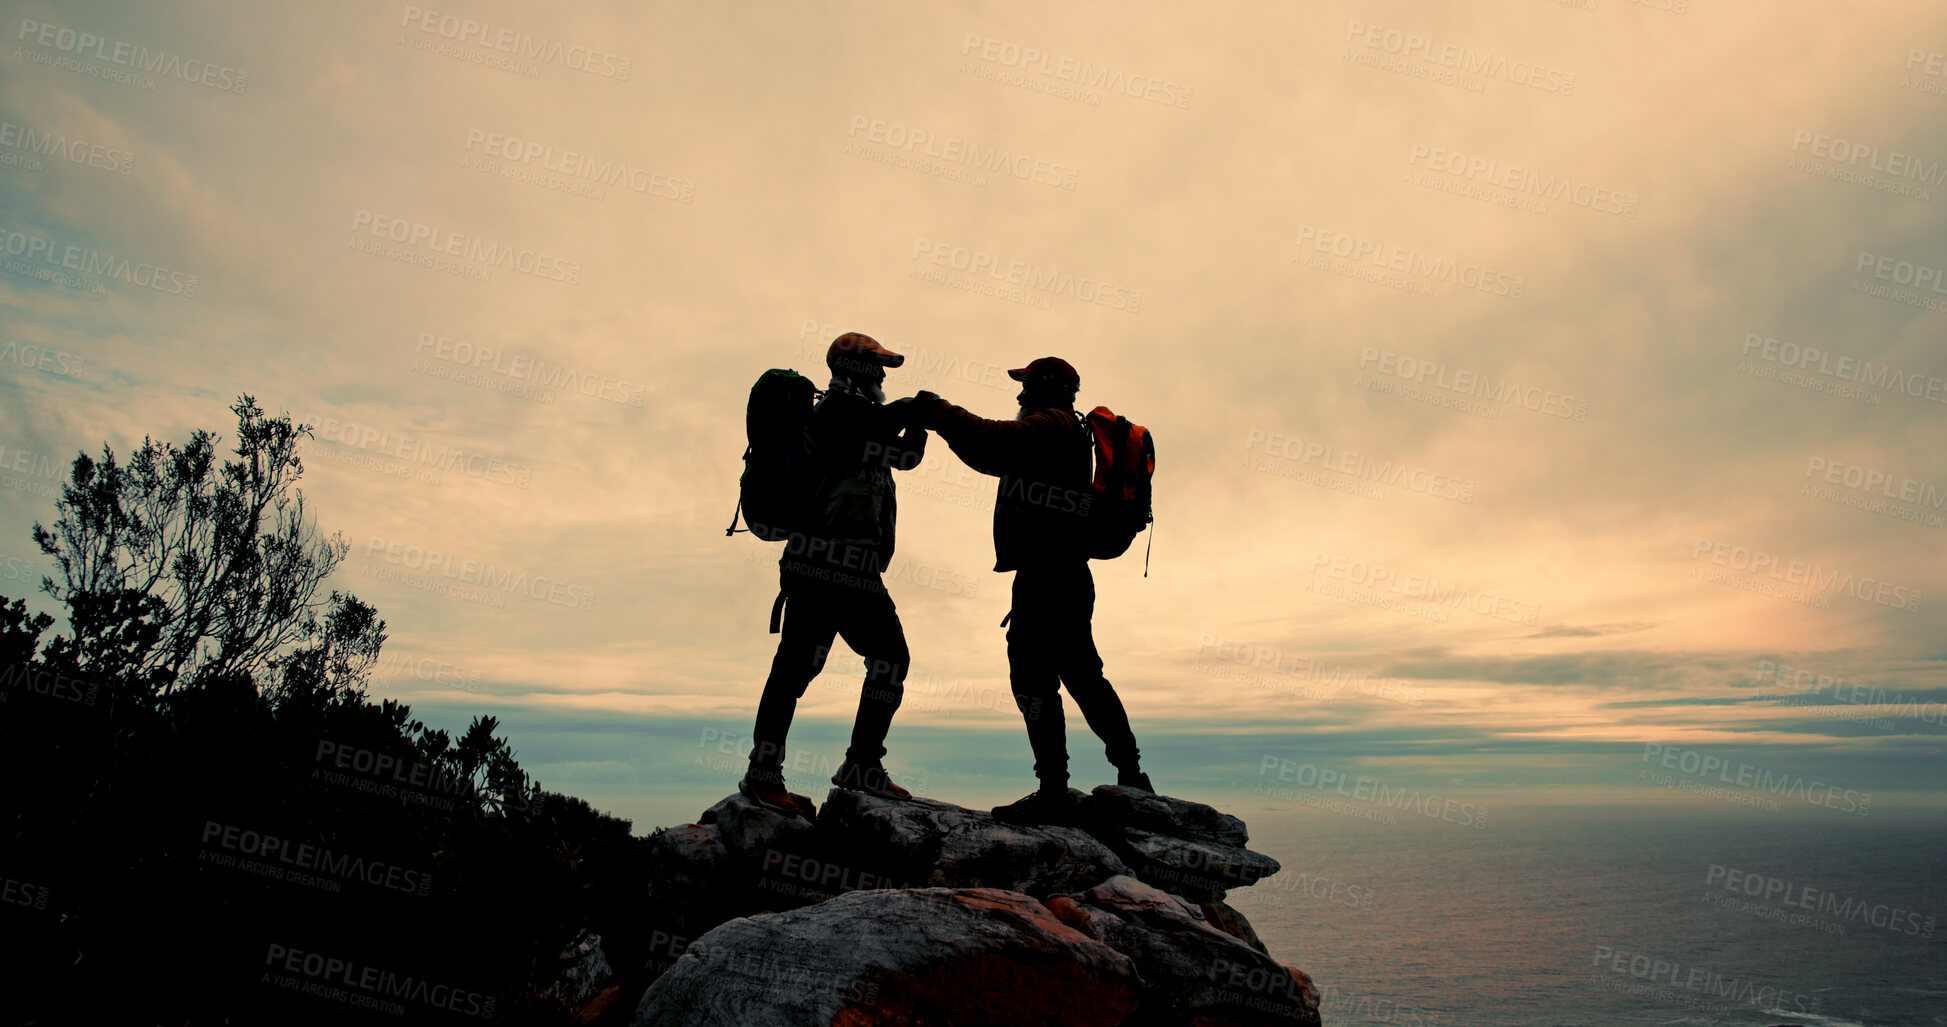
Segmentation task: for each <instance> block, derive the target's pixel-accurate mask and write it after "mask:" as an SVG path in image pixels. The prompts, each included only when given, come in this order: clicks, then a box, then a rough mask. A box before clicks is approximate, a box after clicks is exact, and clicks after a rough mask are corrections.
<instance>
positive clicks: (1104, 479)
mask: <svg viewBox="0 0 1947 1027" xmlns="http://www.w3.org/2000/svg"><path fill="white" fill-rule="evenodd" d="M1076 416H1077V417H1078V418H1080V420H1081V422H1082V425H1083V427H1085V428H1087V429H1088V432H1089V443H1090V447H1089V448H1090V450H1091V451H1092V452H1093V454H1094V457H1095V480H1094V481H1093V482H1092V483H1091V492H1090V494H1089V496H1088V498H1087V500H1086V501H1085V504H1084V512H1083V528H1082V537H1083V544H1084V546H1085V548H1087V550H1088V555H1089V557H1090V558H1091V559H1095V560H1113V559H1115V558H1116V557H1118V556H1121V555H1122V554H1123V553H1126V552H1128V551H1129V546H1130V544H1131V543H1133V542H1135V541H1136V536H1137V535H1140V534H1142V531H1143V528H1145V527H1147V526H1148V525H1150V524H1151V523H1152V522H1153V521H1154V520H1155V514H1154V512H1153V511H1152V510H1151V508H1150V502H1149V500H1150V486H1149V479H1150V478H1151V477H1152V476H1153V475H1155V473H1156V440H1155V438H1154V437H1153V436H1151V435H1150V434H1149V429H1148V428H1145V427H1143V426H1142V425H1140V424H1135V423H1133V422H1131V421H1130V420H1129V419H1128V418H1127V417H1118V416H1116V414H1115V413H1114V412H1113V411H1111V410H1110V409H1109V408H1108V407H1096V408H1095V409H1094V410H1091V411H1089V413H1088V416H1087V417H1082V416H1081V415H1080V414H1077V415H1076ZM1155 538H1156V536H1155V535H1154V534H1153V533H1152V534H1151V535H1150V542H1151V544H1152V545H1153V544H1154V543H1155ZM1148 576H1149V555H1148V553H1147V551H1145V552H1144V554H1143V577H1148Z"/></svg>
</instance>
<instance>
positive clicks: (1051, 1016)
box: [599, 786, 1318, 1027]
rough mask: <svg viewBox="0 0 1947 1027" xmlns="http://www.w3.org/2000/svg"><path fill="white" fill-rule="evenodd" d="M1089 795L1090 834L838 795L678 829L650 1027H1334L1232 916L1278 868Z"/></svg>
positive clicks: (1236, 823)
mask: <svg viewBox="0 0 1947 1027" xmlns="http://www.w3.org/2000/svg"><path fill="white" fill-rule="evenodd" d="M1073 797H1074V798H1075V799H1077V800H1078V809H1079V810H1080V811H1081V812H1082V814H1083V815H1082V818H1081V823H1080V825H1079V826H1074V827H1051V826H1032V827H1030V826H1017V825H1012V824H1004V823H1000V822H997V821H995V820H994V818H993V816H992V815H991V814H989V813H987V812H985V811H982V810H970V809H965V808H962V807H960V806H956V805H953V804H952V803H948V802H941V801H939V800H936V799H920V798H916V799H913V800H910V801H903V802H902V801H895V800H887V799H880V798H876V797H874V796H870V795H866V794H864V793H860V792H853V791H849V790H846V789H839V788H834V789H832V791H831V793H830V795H829V796H827V798H826V800H825V804H824V806H823V808H821V809H818V810H817V812H816V816H815V818H814V819H810V820H807V819H804V818H800V817H792V816H785V815H783V814H779V813H775V812H773V811H770V810H766V809H763V808H761V807H758V806H756V805H755V804H753V803H751V802H750V801H748V800H747V799H744V798H743V797H742V796H740V795H731V796H729V797H728V798H725V799H723V800H722V801H720V802H718V803H717V804H716V805H714V806H711V807H710V808H709V809H708V810H706V811H705V812H704V814H703V815H702V816H701V817H700V818H699V822H698V823H695V824H686V825H682V826H680V827H673V828H665V829H663V830H660V831H657V832H656V833H655V834H654V835H653V836H652V838H651V845H650V852H651V859H650V881H649V884H648V887H649V892H650V897H651V899H652V900H653V905H654V908H655V909H656V910H657V912H656V914H655V922H654V923H652V924H649V925H646V927H647V928H648V929H649V931H650V937H651V940H652V946H651V947H652V949H653V951H652V954H651V956H650V958H649V961H648V964H647V965H646V966H644V967H642V968H641V970H640V971H638V972H637V973H636V974H635V975H634V976H633V977H632V978H631V983H630V986H629V987H628V989H627V990H626V994H627V995H628V999H627V1001H628V1003H629V1005H633V1007H634V1016H633V1018H632V1019H631V1020H630V1021H629V1022H631V1023H633V1024H637V1025H646V1024H683V1025H690V1024H700V1025H708V1024H725V1025H729V1024H737V1025H745V1024H759V1025H761V1024H779V1025H782V1024H814V1023H815V1024H819V1025H826V1024H831V1025H837V1027H871V1025H877V1024H904V1023H921V1022H923V1023H929V1024H942V1025H944V1024H989V1023H992V1024H1016V1023H1021V1024H1039V1023H1047V1024H1096V1023H1101V1024H1122V1025H1125V1027H1136V1025H1141V1027H1176V1025H1182V1027H1226V1025H1231V1024H1246V1023H1262V1024H1317V1023H1318V1013H1317V1008H1318V996H1317V992H1316V990H1315V989H1313V988H1312V986H1311V981H1310V979H1309V978H1307V977H1306V976H1305V975H1304V974H1303V973H1301V972H1299V971H1297V970H1295V969H1292V968H1290V967H1285V966H1282V965H1280V964H1279V963H1278V961H1277V960H1276V958H1275V957H1273V956H1271V955H1270V954H1269V953H1268V952H1267V951H1266V949H1265V946H1264V943H1263V942H1262V941H1261V940H1260V939H1259V938H1258V937H1257V933H1256V931H1254V930H1253V929H1252V928H1251V925H1250V922H1249V921H1248V920H1246V919H1245V918H1244V915H1243V914H1242V913H1239V912H1237V911H1236V910H1235V909H1232V908H1231V907H1230V906H1228V905H1227V904H1225V903H1224V901H1223V899H1224V895H1225V893H1226V890H1227V889H1231V888H1237V887H1245V886H1248V885H1250V884H1253V883H1255V882H1256V881H1258V880H1261V879H1262V878H1264V877H1267V876H1270V875H1271V874H1274V873H1276V872H1277V871H1278V862H1277V861H1276V860H1274V859H1272V858H1271V857H1269V856H1266V855H1264V854H1262V853H1258V852H1253V851H1251V850H1250V849H1248V848H1246V847H1245V844H1246V843H1247V842H1248V840H1249V834H1248V833H1247V832H1246V830H1245V826H1244V823H1243V821H1241V820H1238V819H1237V818H1236V817H1232V816H1230V815H1228V814H1225V813H1222V812H1220V811H1218V810H1216V809H1214V808H1212V807H1210V806H1206V805H1204V804H1202V803H1197V802H1190V801H1188V800H1184V799H1177V798H1172V797H1169V796H1161V795H1152V794H1150V793H1148V792H1144V791H1141V790H1139V789H1130V788H1117V787H1113V786H1103V787H1099V788H1097V789H1095V791H1094V792H1093V793H1092V794H1090V795H1088V796H1086V797H1084V796H1082V795H1081V794H1080V793H1079V792H1075V793H1073ZM797 798H798V799H799V801H800V804H801V805H803V806H804V807H805V808H807V809H810V808H811V802H810V800H809V799H808V798H805V797H802V796H799V797H797ZM651 982H653V983H651ZM645 984H646V985H647V987H646V990H643V989H644V986H645ZM638 994H640V996H641V998H640V1001H639V1002H638V1001H636V999H635V996H636V995H638ZM627 1008H629V1006H628V1005H623V1006H620V1007H619V1008H616V1009H614V1010H613V1011H611V1012H605V1013H604V1015H602V1016H601V1018H600V1020H599V1022H603V1023H607V1022H618V1023H619V1022H621V1018H620V1014H621V1011H622V1010H625V1009H627Z"/></svg>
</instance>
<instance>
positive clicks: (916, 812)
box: [818, 788, 1130, 896]
mask: <svg viewBox="0 0 1947 1027" xmlns="http://www.w3.org/2000/svg"><path fill="white" fill-rule="evenodd" d="M1070 791H1074V790H1073V789H1070ZM1074 798H1076V799H1080V798H1081V793H1080V792H1075V794H1074ZM818 830H820V831H822V832H825V834H826V836H827V837H828V840H829V841H830V842H832V843H833V847H834V848H840V849H843V850H845V851H848V852H851V853H854V854H856V856H857V858H858V859H860V860H862V861H865V862H868V863H870V864H871V865H874V866H878V867H882V868H884V870H885V872H886V874H887V875H888V876H889V877H890V878H891V879H894V880H899V881H904V882H908V883H909V884H910V885H911V886H915V887H950V888H1003V889H1006V890H1008V891H1019V892H1027V893H1028V894H1030V895H1036V896H1045V895H1052V894H1054V893H1056V892H1064V891H1074V890H1075V889H1077V888H1087V887H1089V886H1091V885H1093V884H1095V883H1096V882H1098V881H1101V880H1103V879H1105V878H1108V877H1113V876H1115V875H1116V874H1126V873H1129V872H1130V870H1129V868H1128V867H1127V866H1126V865H1124V864H1123V862H1122V860H1121V859H1119V858H1118V857H1117V856H1116V854H1115V853H1113V852H1111V851H1109V848H1108V847H1107V846H1105V845H1103V844H1102V843H1101V842H1099V841H1097V840H1095V838H1093V837H1092V836H1090V835H1089V833H1088V832H1087V831H1084V830H1082V829H1081V828H1079V827H1019V826H1015V825H1012V824H1003V823H999V822H997V821H996V820H995V819H994V818H993V816H992V814H989V813H986V812H979V811H975V810H970V809H965V808H962V807H960V806H955V805H953V804H952V803H950V802H941V801H939V800H937V799H920V798H914V799H911V800H907V801H902V802H894V801H889V800H886V799H880V798H875V797H873V796H870V795H867V794H865V793H864V792H854V791H848V790H845V789H842V788H835V789H833V790H832V794H831V798H829V799H827V800H825V808H824V809H823V810H822V811H820V813H819V814H818Z"/></svg>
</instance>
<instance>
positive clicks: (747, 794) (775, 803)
mask: <svg viewBox="0 0 1947 1027" xmlns="http://www.w3.org/2000/svg"><path fill="white" fill-rule="evenodd" d="M737 794H739V795H741V796H743V797H744V798H746V799H749V800H750V801H752V802H754V803H756V804H758V805H759V806H762V807H764V808H765V809H768V810H773V811H775V812H778V813H784V814H787V815H789V816H794V817H804V818H805V819H807V820H809V819H811V817H810V815H809V814H807V813H806V812H805V810H804V807H802V806H800V805H798V800H797V799H795V798H793V797H792V795H791V793H790V792H789V791H787V790H786V789H785V787H784V782H783V781H769V780H765V779H763V778H753V777H751V776H750V775H748V774H746V775H744V779H743V780H742V781H739V782H737Z"/></svg>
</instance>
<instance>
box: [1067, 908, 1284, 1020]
mask: <svg viewBox="0 0 1947 1027" xmlns="http://www.w3.org/2000/svg"><path fill="white" fill-rule="evenodd" d="M1048 908H1049V909H1051V910H1052V911H1053V912H1054V914H1055V915H1056V916H1057V917H1059V918H1061V921H1062V922H1063V923H1066V924H1070V925H1072V926H1073V927H1075V929H1076V930H1079V931H1081V932H1082V933H1083V934H1086V935H1088V936H1089V937H1091V938H1094V939H1095V940H1097V941H1100V942H1102V943H1103V944H1104V945H1107V946H1109V947H1110V948H1112V949H1115V950H1116V951H1117V952H1120V953H1122V954H1124V955H1126V956H1128V957H1129V958H1130V959H1132V960H1134V962H1135V964H1136V970H1137V972H1138V973H1139V974H1140V975H1141V977H1142V981H1143V985H1144V994H1143V996H1142V998H1143V1007H1144V1008H1145V1009H1146V1010H1149V1011H1151V1015H1152V1016H1154V1015H1155V1014H1156V1013H1157V1012H1158V1011H1162V1010H1167V1011H1168V1012H1169V1013H1170V1014H1171V1017H1170V1019H1169V1020H1167V1021H1164V1022H1181V1023H1194V1024H1197V1025H1198V1027H1229V1025H1233V1024H1235V1025H1240V1027H1241V1025H1246V1024H1281V1023H1282V1024H1316V1023H1317V1022H1318V991H1317V989H1315V988H1313V987H1312V983H1311V978H1309V977H1307V976H1305V975H1304V974H1303V973H1301V972H1299V971H1297V970H1294V969H1291V968H1290V967H1286V966H1283V965H1280V964H1279V963H1278V961H1277V960H1275V959H1272V958H1271V957H1270V956H1268V955H1266V954H1265V953H1263V952H1260V951H1258V950H1257V949H1254V948H1252V947H1250V946H1249V945H1246V944H1245V943H1243V942H1242V941H1239V940H1238V939H1236V938H1234V937H1232V936H1231V935H1229V934H1226V933H1224V932H1223V931H1221V930H1218V929H1217V928H1216V927H1214V926H1212V925H1211V924H1210V923H1208V922H1207V921H1206V920H1205V918H1204V915H1203V913H1202V911H1201V910H1199V909H1197V908H1196V907H1195V906H1192V905H1190V904H1189V903H1186V902H1184V901H1183V900H1182V899H1180V898H1177V897H1176V896H1174V895H1170V894H1167V893H1165V892H1162V891H1160V890H1158V889H1156V888H1153V887H1151V886H1149V885H1146V884H1143V883H1142V882H1141V881H1138V880H1136V879H1135V878H1132V877H1112V878H1110V879H1109V880H1107V881H1104V882H1103V883H1101V884H1099V885H1096V886H1095V887H1094V888H1091V889H1089V890H1088V891H1086V892H1083V893H1081V894H1078V895H1060V896H1056V897H1055V898H1053V899H1051V900H1049V902H1048Z"/></svg>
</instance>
